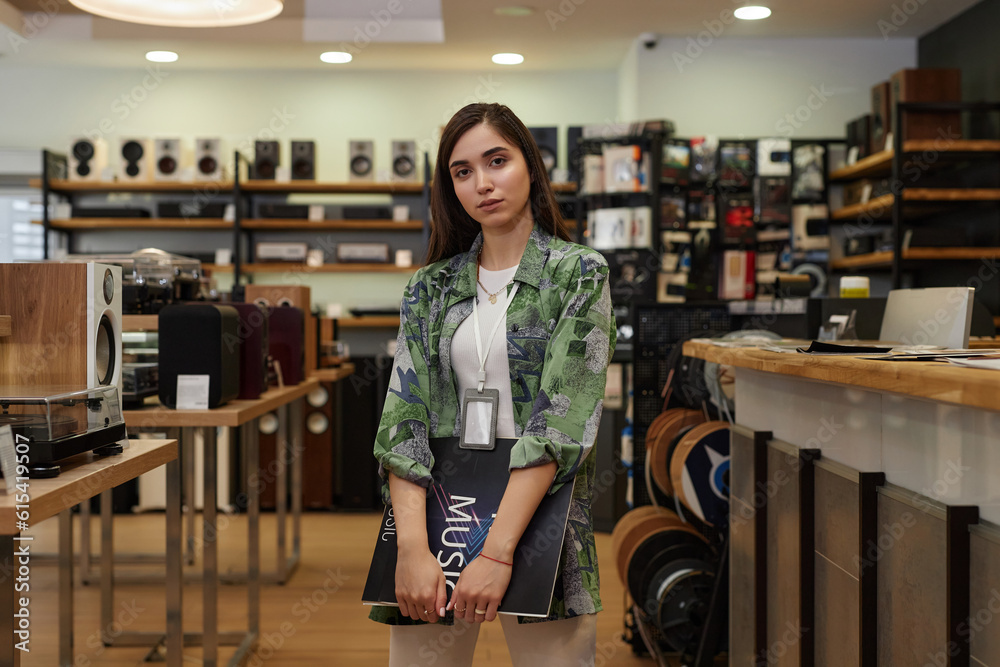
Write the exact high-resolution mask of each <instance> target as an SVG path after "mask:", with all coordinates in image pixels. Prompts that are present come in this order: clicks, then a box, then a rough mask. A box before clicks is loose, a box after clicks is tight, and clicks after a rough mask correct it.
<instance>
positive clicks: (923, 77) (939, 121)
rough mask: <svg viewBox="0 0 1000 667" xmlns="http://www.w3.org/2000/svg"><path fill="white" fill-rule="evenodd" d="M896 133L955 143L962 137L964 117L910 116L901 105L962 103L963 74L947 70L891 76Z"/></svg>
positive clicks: (949, 114)
mask: <svg viewBox="0 0 1000 667" xmlns="http://www.w3.org/2000/svg"><path fill="white" fill-rule="evenodd" d="M890 83H891V89H892V90H891V92H892V99H891V104H892V112H893V115H894V116H895V118H894V119H893V120H892V128H893V132H894V133H895V132H900V133H902V138H903V139H904V140H906V139H937V138H939V137H940V138H944V139H946V140H947V139H949V138H951V139H954V138H960V137H961V136H962V116H961V114H960V113H958V112H957V111H955V112H926V111H921V112H907V113H906V114H900V113H899V111H898V110H897V109H896V105H897V104H899V103H900V102H960V101H961V100H962V71H961V70H959V69H946V68H940V69H938V68H923V69H902V70H899V71H898V72H896V73H895V74H893V75H892V79H891V81H890Z"/></svg>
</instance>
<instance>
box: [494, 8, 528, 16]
mask: <svg viewBox="0 0 1000 667" xmlns="http://www.w3.org/2000/svg"><path fill="white" fill-rule="evenodd" d="M493 13H494V14H496V15H497V16H531V15H532V14H534V13H535V10H534V9H532V8H531V7H519V6H516V5H514V6H510V7H497V8H496V9H494V10H493Z"/></svg>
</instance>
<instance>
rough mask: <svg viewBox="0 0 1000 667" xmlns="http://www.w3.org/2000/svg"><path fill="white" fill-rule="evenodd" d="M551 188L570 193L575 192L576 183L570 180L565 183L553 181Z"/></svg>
mask: <svg viewBox="0 0 1000 667" xmlns="http://www.w3.org/2000/svg"><path fill="white" fill-rule="evenodd" d="M552 190H553V191H555V192H559V193H565V194H572V193H574V192H576V183H574V182H572V181H569V182H566V183H553V184H552Z"/></svg>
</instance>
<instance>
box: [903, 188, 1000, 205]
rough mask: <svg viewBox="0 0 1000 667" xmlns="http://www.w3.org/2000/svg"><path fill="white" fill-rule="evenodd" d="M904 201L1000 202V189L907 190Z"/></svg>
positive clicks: (904, 193)
mask: <svg viewBox="0 0 1000 667" xmlns="http://www.w3.org/2000/svg"><path fill="white" fill-rule="evenodd" d="M903 201H930V202H941V201H944V202H948V201H1000V188H907V189H906V190H903Z"/></svg>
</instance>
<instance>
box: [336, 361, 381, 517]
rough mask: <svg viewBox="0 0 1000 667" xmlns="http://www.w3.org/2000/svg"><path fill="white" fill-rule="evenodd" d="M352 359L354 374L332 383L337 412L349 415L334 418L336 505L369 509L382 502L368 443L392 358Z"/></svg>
mask: <svg viewBox="0 0 1000 667" xmlns="http://www.w3.org/2000/svg"><path fill="white" fill-rule="evenodd" d="M353 361H354V364H355V366H356V367H357V369H358V371H357V373H355V375H352V376H351V377H350V378H347V379H346V380H343V381H342V382H338V383H336V384H335V385H333V386H334V387H335V391H337V392H338V393H339V394H340V406H339V408H340V414H341V415H349V418H348V419H338V420H337V423H338V424H339V425H340V438H339V441H338V442H339V446H338V448H337V456H336V466H337V469H338V470H339V475H338V476H337V480H338V483H337V499H338V502H337V504H338V506H339V507H340V508H341V509H346V510H373V509H376V508H381V506H382V502H381V499H380V497H379V490H380V488H381V482H380V480H379V477H378V462H377V461H376V460H375V457H374V455H373V454H372V443H373V442H375V434H376V432H377V431H378V424H379V420H380V419H381V416H382V406H383V405H384V404H385V395H386V392H387V391H388V388H389V378H390V376H391V374H392V359H389V358H376V357H358V358H355V359H353ZM369 378H373V379H369Z"/></svg>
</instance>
